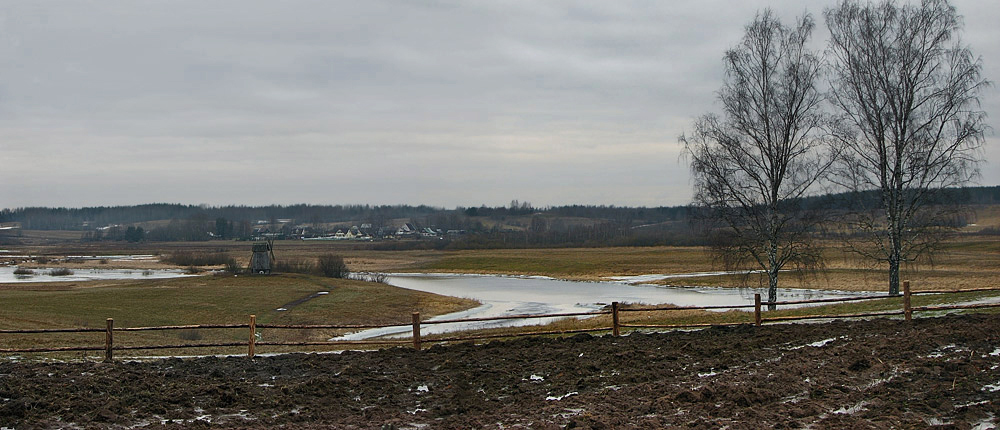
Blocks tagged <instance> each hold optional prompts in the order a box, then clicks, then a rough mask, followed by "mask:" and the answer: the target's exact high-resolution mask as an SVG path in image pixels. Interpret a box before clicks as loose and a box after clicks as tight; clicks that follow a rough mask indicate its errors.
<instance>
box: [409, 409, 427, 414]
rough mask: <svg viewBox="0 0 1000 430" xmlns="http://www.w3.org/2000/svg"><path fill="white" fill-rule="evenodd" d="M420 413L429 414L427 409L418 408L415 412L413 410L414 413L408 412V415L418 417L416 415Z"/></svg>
mask: <svg viewBox="0 0 1000 430" xmlns="http://www.w3.org/2000/svg"><path fill="white" fill-rule="evenodd" d="M420 412H427V409H424V408H416V409H414V410H412V411H406V413H408V414H410V415H416V414H418V413H420Z"/></svg>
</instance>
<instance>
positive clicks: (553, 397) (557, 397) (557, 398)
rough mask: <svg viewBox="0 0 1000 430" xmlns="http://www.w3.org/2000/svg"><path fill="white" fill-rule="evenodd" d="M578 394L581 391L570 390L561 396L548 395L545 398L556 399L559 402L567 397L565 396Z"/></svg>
mask: <svg viewBox="0 0 1000 430" xmlns="http://www.w3.org/2000/svg"><path fill="white" fill-rule="evenodd" d="M577 394H580V393H578V392H576V391H573V392H569V393H566V394H563V395H561V396H548V397H546V398H545V400H554V401H557V402H558V401H560V400H562V399H565V398H567V397H569V396H575V395H577Z"/></svg>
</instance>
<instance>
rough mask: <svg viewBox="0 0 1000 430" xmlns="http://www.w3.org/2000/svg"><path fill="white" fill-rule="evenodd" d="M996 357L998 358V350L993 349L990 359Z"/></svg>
mask: <svg viewBox="0 0 1000 430" xmlns="http://www.w3.org/2000/svg"><path fill="white" fill-rule="evenodd" d="M997 356H1000V348H997V349H994V350H993V352H991V353H990V357H997Z"/></svg>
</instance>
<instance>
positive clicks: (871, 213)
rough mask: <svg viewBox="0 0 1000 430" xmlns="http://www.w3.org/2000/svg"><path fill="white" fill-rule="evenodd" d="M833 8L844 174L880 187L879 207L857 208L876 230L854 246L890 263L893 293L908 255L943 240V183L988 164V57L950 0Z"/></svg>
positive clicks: (859, 185)
mask: <svg viewBox="0 0 1000 430" xmlns="http://www.w3.org/2000/svg"><path fill="white" fill-rule="evenodd" d="M825 16H826V23H827V26H828V27H829V29H830V33H831V39H830V45H829V49H828V52H829V55H830V61H831V63H832V70H833V72H832V74H833V77H832V85H831V92H832V97H831V99H832V100H833V103H834V105H835V106H836V107H837V108H839V109H838V110H839V117H840V119H841V120H842V125H843V127H840V128H839V132H838V133H837V136H838V138H839V141H840V143H841V144H842V145H843V148H844V153H845V157H843V158H842V163H840V164H839V165H838V168H837V169H836V172H837V175H836V178H837V181H838V183H840V184H841V185H843V186H845V187H847V189H849V190H853V191H857V192H864V191H875V192H876V193H877V194H878V198H877V199H876V201H877V204H875V205H873V206H874V207H872V208H859V209H861V210H857V211H855V212H854V213H853V214H852V216H851V224H852V227H853V228H858V229H861V230H863V231H866V232H868V233H870V234H869V235H867V237H868V238H869V239H871V240H869V241H868V245H866V246H865V245H861V244H859V243H854V244H852V248H853V249H854V250H855V251H857V252H859V253H861V254H862V255H864V256H867V257H870V258H874V259H875V260H876V261H880V262H883V263H885V264H888V267H889V293H890V294H898V293H899V267H900V263H904V262H910V261H914V260H916V259H917V258H919V257H921V256H923V255H926V254H927V253H928V252H930V251H932V250H933V249H934V245H935V244H936V243H937V242H938V241H939V240H940V237H941V236H940V235H938V234H936V233H938V232H941V231H942V228H941V222H940V219H941V218H942V216H943V215H946V211H945V210H944V209H946V206H945V205H940V204H935V203H936V202H937V200H938V199H939V197H940V195H941V192H942V190H943V189H947V188H950V187H955V186H961V185H964V184H966V183H968V182H969V181H971V180H972V179H973V178H974V177H975V175H976V174H977V173H978V169H977V164H978V161H979V157H980V152H979V148H980V146H981V145H982V142H983V130H984V128H985V124H984V119H985V114H984V113H983V112H982V111H980V110H979V93H980V92H981V90H982V89H983V88H984V87H985V86H987V85H988V83H987V81H985V80H984V79H983V78H982V76H981V71H982V64H981V61H980V60H979V59H978V58H976V57H974V56H973V54H972V51H971V50H970V49H969V48H968V47H967V46H964V45H962V43H961V41H960V40H959V32H960V30H961V17H960V16H959V15H958V14H957V12H956V11H955V8H954V7H953V6H952V5H950V4H949V3H948V1H947V0H924V1H922V2H921V3H920V4H919V5H913V4H905V5H897V4H896V3H895V2H894V1H891V0H889V1H883V2H881V3H877V4H873V3H863V4H859V3H858V2H857V1H855V0H845V1H844V2H843V3H841V4H839V5H838V6H837V7H835V8H832V9H828V10H826V11H825ZM855 201H857V202H863V201H866V200H865V199H855Z"/></svg>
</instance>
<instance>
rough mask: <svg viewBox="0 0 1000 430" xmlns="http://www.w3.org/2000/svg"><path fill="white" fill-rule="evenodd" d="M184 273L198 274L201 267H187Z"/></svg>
mask: <svg viewBox="0 0 1000 430" xmlns="http://www.w3.org/2000/svg"><path fill="white" fill-rule="evenodd" d="M184 273H186V274H188V275H197V274H199V273H201V269H199V268H197V267H194V266H188V267H187V269H184Z"/></svg>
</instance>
